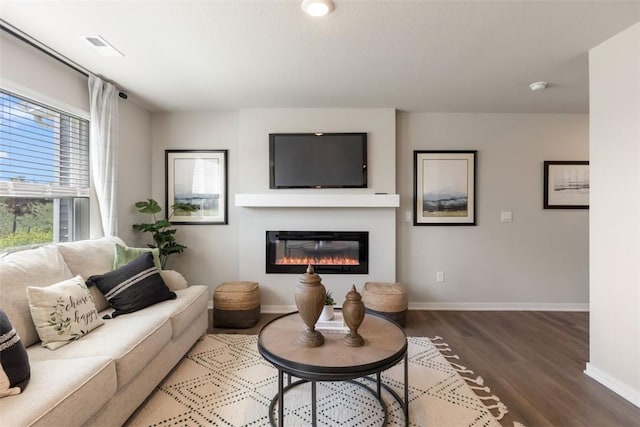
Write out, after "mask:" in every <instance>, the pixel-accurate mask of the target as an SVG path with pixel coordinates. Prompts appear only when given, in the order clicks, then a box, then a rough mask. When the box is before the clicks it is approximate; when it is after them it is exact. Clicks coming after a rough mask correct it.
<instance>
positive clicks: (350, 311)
mask: <svg viewBox="0 0 640 427" xmlns="http://www.w3.org/2000/svg"><path fill="white" fill-rule="evenodd" d="M342 316H343V317H344V322H345V323H346V324H347V326H348V327H349V333H348V334H347V335H346V336H345V337H344V343H345V344H346V345H348V346H349V347H360V346H362V345H364V338H362V336H361V335H360V334H358V328H359V327H360V325H361V324H362V321H363V320H364V303H363V302H362V295H360V293H359V292H358V291H357V290H356V285H353V286H352V287H351V290H350V291H349V292H348V293H347V297H346V299H345V301H344V303H343V304H342Z"/></svg>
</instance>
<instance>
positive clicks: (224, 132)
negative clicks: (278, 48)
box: [150, 112, 240, 292]
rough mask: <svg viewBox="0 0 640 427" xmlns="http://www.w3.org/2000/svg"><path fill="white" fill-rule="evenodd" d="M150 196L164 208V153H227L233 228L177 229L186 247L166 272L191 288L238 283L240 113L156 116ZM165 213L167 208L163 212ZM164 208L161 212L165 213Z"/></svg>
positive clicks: (206, 226)
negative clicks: (181, 277)
mask: <svg viewBox="0 0 640 427" xmlns="http://www.w3.org/2000/svg"><path fill="white" fill-rule="evenodd" d="M152 135H153V153H152V159H153V163H152V188H153V191H152V194H150V197H151V196H152V197H153V198H155V199H156V200H157V201H158V203H160V205H162V206H163V207H164V205H165V157H164V156H165V153H164V150H169V149H178V150H180V149H183V150H223V149H227V150H229V154H228V162H229V169H228V180H229V195H230V199H229V203H228V205H229V213H228V215H229V224H228V225H178V226H176V228H178V231H177V233H176V240H177V241H178V242H179V243H182V244H184V245H186V246H187V247H188V248H187V250H186V251H185V252H184V253H183V254H178V255H172V256H171V258H170V259H169V264H168V268H173V269H175V270H178V271H180V272H181V273H182V274H183V275H184V276H185V277H186V278H187V280H188V281H189V283H192V284H198V285H207V286H209V289H210V290H211V292H213V289H214V288H215V286H217V285H218V284H220V283H222V282H225V281H229V280H237V277H238V227H239V226H240V224H239V221H238V218H237V215H236V208H235V206H234V204H233V194H235V193H236V187H237V185H238V168H239V167H238V162H239V157H238V150H237V146H238V113H196V112H194V113H156V114H154V115H153V117H152ZM163 209H164V208H163ZM165 213H166V210H163V212H162V214H163V215H164V214H165Z"/></svg>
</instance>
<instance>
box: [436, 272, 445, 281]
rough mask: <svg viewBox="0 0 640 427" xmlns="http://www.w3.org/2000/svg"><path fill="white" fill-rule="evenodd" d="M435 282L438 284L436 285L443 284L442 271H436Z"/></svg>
mask: <svg viewBox="0 0 640 427" xmlns="http://www.w3.org/2000/svg"><path fill="white" fill-rule="evenodd" d="M436 282H438V283H442V282H444V271H437V272H436Z"/></svg>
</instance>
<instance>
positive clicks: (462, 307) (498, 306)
mask: <svg viewBox="0 0 640 427" xmlns="http://www.w3.org/2000/svg"><path fill="white" fill-rule="evenodd" d="M409 310H443V311H444V310H449V311H453V310H456V311H589V304H588V303H543V302H525V303H520V302H410V303H409Z"/></svg>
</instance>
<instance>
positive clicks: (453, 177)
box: [413, 150, 477, 225]
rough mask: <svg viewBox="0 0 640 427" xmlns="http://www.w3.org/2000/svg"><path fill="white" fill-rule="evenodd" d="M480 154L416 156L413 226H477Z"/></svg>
mask: <svg viewBox="0 0 640 427" xmlns="http://www.w3.org/2000/svg"><path fill="white" fill-rule="evenodd" d="M476 154H477V151H475V150H474V151H414V152H413V174H414V194H413V225H476Z"/></svg>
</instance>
